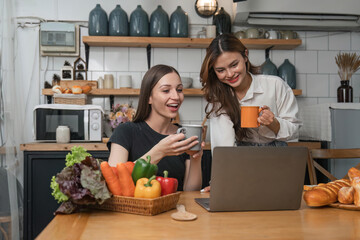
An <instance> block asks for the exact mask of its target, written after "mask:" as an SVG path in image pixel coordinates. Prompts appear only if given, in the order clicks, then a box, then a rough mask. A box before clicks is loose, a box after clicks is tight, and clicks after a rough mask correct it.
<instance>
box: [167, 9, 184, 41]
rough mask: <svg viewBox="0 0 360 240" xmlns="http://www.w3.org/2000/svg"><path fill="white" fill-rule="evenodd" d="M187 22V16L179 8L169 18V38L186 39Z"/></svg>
mask: <svg viewBox="0 0 360 240" xmlns="http://www.w3.org/2000/svg"><path fill="white" fill-rule="evenodd" d="M188 36H189V20H188V14H187V13H186V12H184V10H182V9H181V7H180V6H178V7H177V8H176V10H175V11H174V12H173V13H172V14H171V16H170V37H184V38H186V37H188Z"/></svg>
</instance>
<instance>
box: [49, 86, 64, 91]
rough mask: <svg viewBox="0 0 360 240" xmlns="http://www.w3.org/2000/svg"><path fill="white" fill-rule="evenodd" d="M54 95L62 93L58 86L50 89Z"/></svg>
mask: <svg viewBox="0 0 360 240" xmlns="http://www.w3.org/2000/svg"><path fill="white" fill-rule="evenodd" d="M51 90H52V91H53V92H54V93H62V92H61V87H60V86H59V85H55V86H53V87H52V89H51Z"/></svg>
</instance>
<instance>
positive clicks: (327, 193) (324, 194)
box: [303, 179, 351, 207]
mask: <svg viewBox="0 0 360 240" xmlns="http://www.w3.org/2000/svg"><path fill="white" fill-rule="evenodd" d="M350 186H351V185H350V180H348V179H339V180H336V181H333V182H329V183H326V184H319V185H317V186H315V187H313V188H311V189H310V190H308V191H306V192H305V193H304V197H303V198H304V201H305V203H306V204H307V205H308V206H310V207H321V206H326V205H329V204H331V203H334V202H336V201H337V200H338V192H339V190H340V189H341V188H342V187H350Z"/></svg>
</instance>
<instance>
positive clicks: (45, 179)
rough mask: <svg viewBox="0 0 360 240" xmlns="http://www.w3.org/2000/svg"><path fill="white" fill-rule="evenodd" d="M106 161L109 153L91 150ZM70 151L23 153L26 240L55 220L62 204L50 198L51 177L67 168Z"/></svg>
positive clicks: (94, 154) (33, 237)
mask: <svg viewBox="0 0 360 240" xmlns="http://www.w3.org/2000/svg"><path fill="white" fill-rule="evenodd" d="M88 152H89V153H90V154H91V155H92V156H93V157H95V158H100V159H103V160H107V159H108V157H109V152H108V151H88ZM68 153H69V151H24V239H25V240H30V239H35V237H36V236H37V235H38V234H39V233H40V232H41V231H42V230H43V229H44V228H45V227H46V225H47V224H48V223H49V222H50V221H51V220H52V219H53V217H54V215H53V213H54V212H55V210H56V209H57V208H58V206H59V204H58V203H57V202H56V201H55V199H54V197H53V196H52V195H51V188H50V181H51V177H52V176H54V175H56V174H57V173H58V172H60V171H61V170H62V169H63V168H64V167H65V157H66V155H67V154H68Z"/></svg>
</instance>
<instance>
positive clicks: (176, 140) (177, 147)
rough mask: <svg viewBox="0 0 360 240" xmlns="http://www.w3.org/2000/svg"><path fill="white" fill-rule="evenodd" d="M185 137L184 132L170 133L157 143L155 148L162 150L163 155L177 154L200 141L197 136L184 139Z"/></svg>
mask: <svg viewBox="0 0 360 240" xmlns="http://www.w3.org/2000/svg"><path fill="white" fill-rule="evenodd" d="M184 138H185V135H184V134H183V133H178V134H173V135H169V136H167V137H166V138H164V139H162V140H161V141H160V142H159V143H158V144H156V145H155V146H154V149H156V151H159V152H161V153H162V154H163V157H165V156H177V155H180V154H182V153H184V152H185V151H187V150H189V149H190V148H192V147H193V146H195V145H196V144H198V143H199V140H198V139H197V137H196V136H193V137H190V138H187V139H185V140H183V139H184Z"/></svg>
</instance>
